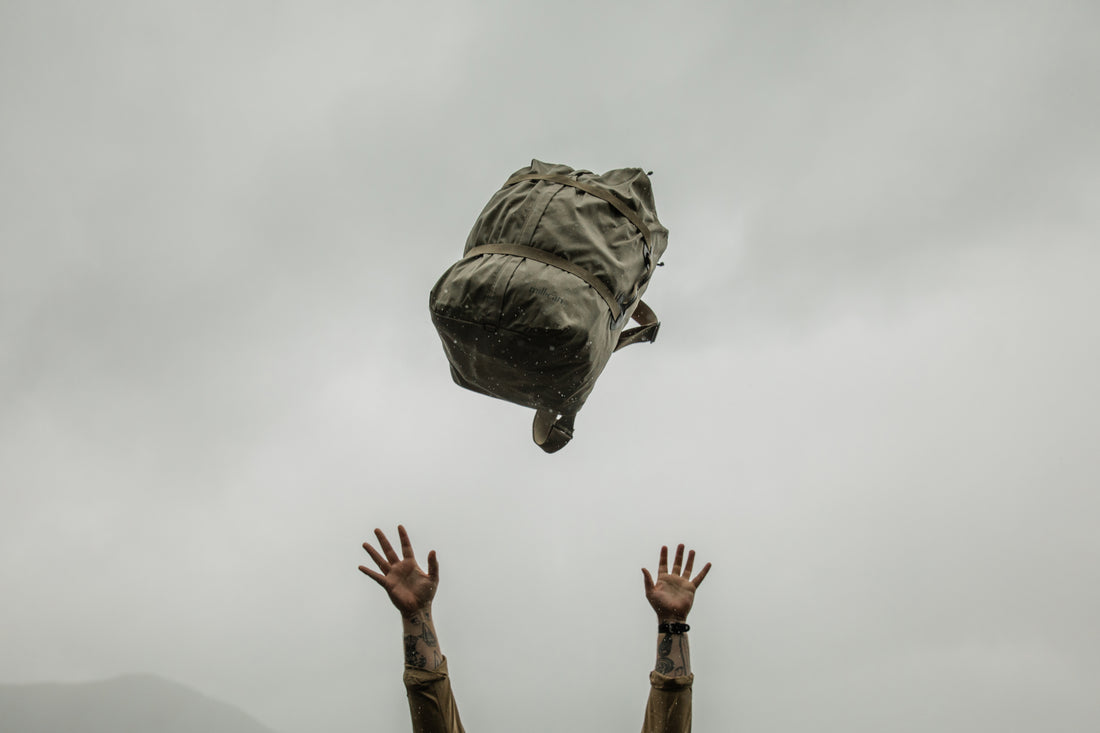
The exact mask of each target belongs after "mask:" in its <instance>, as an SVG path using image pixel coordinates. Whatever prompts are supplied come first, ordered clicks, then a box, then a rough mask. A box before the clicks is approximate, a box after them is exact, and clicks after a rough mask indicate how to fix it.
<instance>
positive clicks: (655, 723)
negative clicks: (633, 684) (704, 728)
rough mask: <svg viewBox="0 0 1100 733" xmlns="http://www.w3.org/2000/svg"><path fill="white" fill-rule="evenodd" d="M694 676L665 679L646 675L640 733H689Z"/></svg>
mask: <svg viewBox="0 0 1100 733" xmlns="http://www.w3.org/2000/svg"><path fill="white" fill-rule="evenodd" d="M694 680H695V676H694V675H690V674H689V675H687V676H686V677H665V676H664V675H663V674H660V673H658V672H650V673H649V684H650V688H649V701H648V702H647V703H646V706H645V722H644V723H643V724H642V733H690V732H691V684H692V682H693V681H694Z"/></svg>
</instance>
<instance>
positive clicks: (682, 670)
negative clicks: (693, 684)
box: [653, 631, 691, 677]
mask: <svg viewBox="0 0 1100 733" xmlns="http://www.w3.org/2000/svg"><path fill="white" fill-rule="evenodd" d="M653 671H655V672H657V673H658V674H663V675H665V676H666V677H687V676H688V675H690V674H691V649H690V646H689V645H688V636H687V633H686V632H685V633H682V634H673V633H672V632H669V631H658V632H657V662H656V664H655V665H654V667H653Z"/></svg>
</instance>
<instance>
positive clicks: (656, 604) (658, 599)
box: [642, 545, 710, 623]
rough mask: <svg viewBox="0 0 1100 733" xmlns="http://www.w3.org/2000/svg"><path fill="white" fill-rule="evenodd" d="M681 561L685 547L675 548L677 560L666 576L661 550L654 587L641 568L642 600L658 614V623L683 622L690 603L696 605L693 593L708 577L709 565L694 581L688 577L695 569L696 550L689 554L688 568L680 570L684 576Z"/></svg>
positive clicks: (665, 550)
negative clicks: (643, 579)
mask: <svg viewBox="0 0 1100 733" xmlns="http://www.w3.org/2000/svg"><path fill="white" fill-rule="evenodd" d="M683 560H684V546H683V545H679V546H678V547H677V548H676V557H675V559H674V560H673V562H672V572H669V569H668V547H662V548H661V557H660V560H659V562H658V565H657V582H656V583H654V582H653V577H652V576H651V575H650V574H649V570H647V569H646V568H642V575H643V576H644V578H645V597H646V600H647V601H649V605H650V606H652V607H653V610H654V611H656V612H657V620H658V621H662V622H665V621H669V622H679V623H683V622H684V621H686V620H687V616H688V613H689V612H690V611H691V606H692V603H694V602H695V589H696V588H698V587H699V584H700V583H702V582H703V578H705V577H707V573H708V572H710V563H709V562H708V563H707V564H706V565H705V566H703V569H702V570H700V571H699V574H698V575H696V576H695V577H694V578H692V577H691V570H692V567H693V566H694V565H695V550H692V551H691V552H689V553H688V556H687V564H686V565H684V566H683V572H681V567H680V566H681V564H682V563H683Z"/></svg>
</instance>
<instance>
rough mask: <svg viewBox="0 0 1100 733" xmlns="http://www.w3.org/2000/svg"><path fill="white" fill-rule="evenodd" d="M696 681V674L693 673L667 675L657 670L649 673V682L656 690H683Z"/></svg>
mask: <svg viewBox="0 0 1100 733" xmlns="http://www.w3.org/2000/svg"><path fill="white" fill-rule="evenodd" d="M694 681H695V675H693V674H689V675H687V676H686V677H666V676H665V675H663V674H661V673H660V672H657V671H653V672H650V673H649V684H650V685H652V686H653V688H654V689H656V690H682V689H684V688H685V687H691V683H692V682H694Z"/></svg>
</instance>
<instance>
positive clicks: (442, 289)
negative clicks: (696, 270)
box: [428, 160, 668, 453]
mask: <svg viewBox="0 0 1100 733" xmlns="http://www.w3.org/2000/svg"><path fill="white" fill-rule="evenodd" d="M667 245H668V230H667V229H665V228H664V227H663V226H661V223H660V222H659V221H658V220H657V212H656V208H655V206H654V203H653V190H652V187H651V185H650V181H649V176H647V175H646V173H645V172H644V171H643V170H641V169H639V168H621V169H618V170H612V171H608V172H607V173H604V174H603V175H596V174H594V173H592V172H591V171H586V170H573V169H572V168H570V167H568V166H565V165H553V164H548V163H543V162H540V161H538V160H532V161H531V165H530V166H529V167H527V168H522V169H520V170H518V171H516V172H515V173H514V174H512V176H511V177H510V178H509V179H508V180H507V181H505V183H504V185H503V186H502V187H501V189H500V190H499V191H497V192H496V194H495V195H494V196H493V197H492V198H491V199H490V200H489V203H488V204H487V205H486V206H485V208H484V210H482V212H481V215H480V216H479V217H478V218H477V221H476V222H475V223H474V227H473V229H472V230H471V231H470V236H469V238H468V239H467V240H466V247H465V250H464V256H463V257H462V259H460V260H459V261H458V262H456V263H455V264H454V265H452V266H451V267H450V268H449V269H448V270H447V271H446V272H445V273H443V276H442V277H440V278H439V281H438V282H437V283H436V284H435V287H433V288H432V291H431V294H430V296H429V302H428V304H429V308H430V310H431V316H432V322H433V324H434V325H435V327H436V330H437V331H438V332H439V338H440V340H441V341H442V342H443V350H444V352H446V355H447V359H448V360H449V361H450V365H451V377H452V378H453V379H454V381H455V383H456V384H458V385H459V386H461V387H465V388H466V389H470V390H473V391H475V392H480V393H482V394H486V395H489V396H492V397H497V398H500V399H503V400H508V401H509V402H514V403H517V404H519V405H523V406H525V407H530V408H534V409H535V411H536V412H535V421H534V425H533V427H532V433H533V438H534V441H535V443H536V444H537V445H539V447H541V448H542V449H543V450H544V451H546V452H547V453H553V452H555V451H557V450H560V449H561V448H562V447H564V446H565V444H566V443H568V442H569V441H570V440H571V439H572V437H573V423H574V418H575V417H576V414H577V412H578V411H579V410H580V409H581V407H582V406H583V405H584V402H585V400H586V399H587V398H588V395H589V394H590V393H591V392H592V388H593V386H594V385H595V383H596V378H597V377H599V375H600V373H601V372H602V371H603V369H604V367H605V366H606V365H607V361H608V359H609V358H610V357H611V353H612V352H613V351H616V350H618V349H621V348H622V347H624V346H627V345H629V344H633V343H637V342H640V341H653V340H654V339H655V338H656V336H657V330H658V328H659V326H660V322H659V321H658V320H657V316H656V314H655V313H654V312H653V311H652V309H650V308H649V306H647V305H646V304H645V303H644V302H642V300H641V296H642V294H643V293H645V291H646V287H647V286H648V285H649V279H650V277H651V276H652V275H653V271H654V269H656V267H657V266H658V265H659V264H660V259H661V255H662V254H664V251H665V248H666V247H667ZM631 318H633V319H634V321H636V322H637V324H638V326H637V327H635V328H631V329H627V330H623V327H624V326H625V325H626V323H627V322H628V321H629V320H630V319H631Z"/></svg>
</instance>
